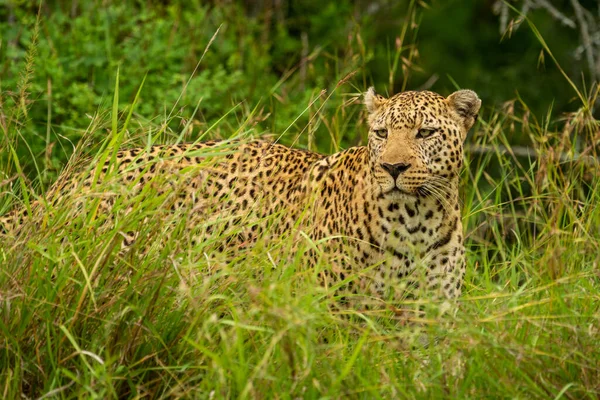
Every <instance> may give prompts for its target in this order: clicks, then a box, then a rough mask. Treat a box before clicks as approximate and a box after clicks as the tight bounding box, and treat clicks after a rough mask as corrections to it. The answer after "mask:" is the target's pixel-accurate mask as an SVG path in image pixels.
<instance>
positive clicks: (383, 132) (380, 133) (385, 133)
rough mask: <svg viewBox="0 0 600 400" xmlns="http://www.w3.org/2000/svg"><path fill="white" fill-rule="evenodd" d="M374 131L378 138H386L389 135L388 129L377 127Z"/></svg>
mask: <svg viewBox="0 0 600 400" xmlns="http://www.w3.org/2000/svg"><path fill="white" fill-rule="evenodd" d="M373 132H375V134H376V135H377V137H378V138H381V139H385V138H387V136H388V130H387V129H375V130H374V131H373Z"/></svg>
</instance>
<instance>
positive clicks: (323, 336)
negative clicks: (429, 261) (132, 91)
mask: <svg viewBox="0 0 600 400" xmlns="http://www.w3.org/2000/svg"><path fill="white" fill-rule="evenodd" d="M398 49H402V46H401V47H400V48H397V50H398ZM398 51H403V50H398ZM407 51H413V50H412V48H410V47H407ZM391 59H393V60H395V61H394V62H393V64H392V65H393V68H396V61H397V60H398V59H401V57H398V56H394V57H392V58H391ZM117 82H118V79H117ZM345 85H348V84H347V83H346V84H345ZM116 88H117V89H116V90H115V102H114V105H115V107H114V108H113V111H112V113H108V112H104V111H102V112H99V113H97V114H96V115H95V116H94V117H93V119H92V122H91V124H90V125H89V128H88V131H87V134H86V135H85V136H84V137H85V138H87V139H88V140H87V141H86V139H84V140H83V141H82V142H81V143H80V144H79V146H78V149H77V151H76V152H75V156H74V159H73V160H72V163H71V164H70V167H69V168H76V167H77V166H81V164H82V162H83V161H82V160H85V159H86V158H85V157H87V156H91V157H92V158H94V159H107V160H112V162H113V163H114V158H113V157H112V151H114V148H116V145H118V144H121V143H122V142H123V143H124V145H125V146H132V145H138V146H148V145H149V144H151V143H154V142H155V141H156V140H160V141H166V142H169V141H170V142H176V141H178V140H181V138H182V135H183V134H182V133H180V132H177V131H173V130H171V128H169V123H168V121H164V123H156V124H155V123H153V122H149V121H147V120H144V119H142V118H138V117H137V116H136V115H135V114H127V115H126V116H123V115H121V116H119V115H118V114H117V110H118V109H117V107H116V105H117V104H118V100H117V99H118V86H117V87H116ZM589 92H590V93H592V95H590V98H587V99H586V101H585V102H584V101H582V102H581V108H580V109H579V110H577V111H575V112H574V113H572V114H571V115H566V116H562V115H560V116H553V115H552V114H551V112H549V113H548V115H545V116H534V115H532V114H531V112H530V111H529V110H528V108H527V106H526V104H524V103H523V102H520V101H516V102H513V103H509V104H508V105H507V107H506V108H504V109H501V110H491V109H487V110H485V112H484V113H483V114H482V116H481V118H480V122H479V123H478V124H477V126H476V127H475V128H474V129H473V131H472V132H471V134H470V138H469V139H468V142H469V143H468V145H467V155H466V162H467V165H466V168H465V171H464V174H463V180H462V183H463V184H462V194H461V195H462V198H463V199H464V203H463V217H464V218H463V219H464V225H465V230H466V233H467V238H468V240H467V245H468V249H469V251H468V253H467V260H468V275H467V278H466V283H465V288H464V292H463V295H462V297H461V298H460V299H459V300H458V303H459V310H458V312H456V313H455V314H446V315H443V316H436V317H435V318H433V317H432V318H426V319H421V320H419V321H418V323H417V324H413V325H411V326H409V327H407V326H406V325H405V321H403V320H402V319H400V318H398V317H396V316H394V314H393V313H391V312H388V311H370V312H367V311H362V310H356V311H354V312H353V313H354V314H355V316H356V318H346V317H345V316H343V315H341V313H338V312H335V311H332V307H330V305H331V302H333V301H335V299H334V298H333V296H334V291H333V290H331V289H324V288H322V287H320V285H319V284H318V282H317V273H318V271H320V270H322V269H327V268H331V266H330V265H327V264H326V263H321V264H319V265H316V266H310V267H309V266H306V265H304V264H303V263H302V261H301V258H300V257H299V256H298V254H299V253H301V252H302V251H303V250H305V249H306V248H310V247H311V246H313V244H312V243H311V242H310V241H309V240H306V242H305V243H303V246H301V248H300V249H299V250H297V252H294V251H292V250H291V249H292V247H293V246H292V245H291V241H290V239H289V238H282V239H281V241H276V242H273V241H271V242H259V243H258V244H257V245H256V246H254V247H252V248H249V249H244V250H243V252H239V253H235V252H233V253H226V254H224V255H220V253H219V252H217V251H216V249H218V247H219V245H220V244H221V243H222V242H223V241H224V240H226V237H224V235H223V233H221V231H220V230H219V229H213V230H212V232H213V233H212V234H211V235H210V236H209V237H208V238H207V239H206V240H205V241H203V242H202V243H191V241H190V239H189V232H186V230H185V228H184V226H185V225H184V222H185V215H183V214H181V213H176V214H174V215H173V214H170V213H166V212H165V208H166V207H165V206H166V202H167V201H168V199H165V198H160V197H157V196H154V195H153V193H145V194H142V195H140V196H135V197H127V196H123V199H122V202H121V203H118V204H116V206H115V207H116V211H115V214H117V215H118V216H119V217H118V218H117V219H116V222H114V223H113V224H109V225H107V224H105V223H103V219H102V218H103V217H102V216H100V215H96V214H95V212H94V210H95V207H96V203H95V202H94V199H93V198H90V201H87V202H86V203H84V204H85V205H84V209H83V210H82V211H81V212H78V213H75V214H74V213H73V212H72V209H73V204H72V199H69V198H66V199H58V200H57V203H53V202H50V201H48V202H44V201H42V205H43V207H41V210H42V213H41V215H42V218H41V220H42V224H41V225H36V226H34V225H27V224H26V225H25V229H24V231H23V232H22V233H21V234H20V235H18V236H17V237H16V238H15V239H6V240H4V241H3V242H2V243H1V245H0V263H1V267H0V268H1V269H0V272H1V273H0V331H1V332H2V335H1V336H0V395H2V397H3V398H19V397H21V396H26V397H28V398H38V397H43V398H79V397H84V398H115V397H135V398H147V397H148V398H162V397H186V398H188V397H189V398H237V397H239V398H347V397H350V398H481V397H507V398H556V399H558V398H570V399H581V398H590V399H591V398H598V396H599V395H600V351H599V348H600V336H599V335H600V332H599V330H600V296H599V293H600V282H599V279H600V276H599V275H598V271H599V263H600V248H599V247H600V210H599V209H598V207H596V206H597V204H598V203H599V201H600V180H599V178H598V173H597V171H598V161H597V160H598V159H597V150H598V149H597V143H598V139H599V137H598V121H596V120H595V119H594V118H593V117H592V116H591V113H590V111H589V107H588V105H589V104H594V103H595V101H596V95H597V91H594V90H590V91H589ZM142 93H143V88H142ZM341 95H342V94H341V93H340V94H337V93H334V94H333V95H332V96H341ZM355 103H356V102H355V101H352V99H351V100H350V101H346V102H339V103H338V104H339V105H338V106H337V107H336V108H335V110H328V109H327V108H325V107H322V104H320V103H318V102H314V103H310V104H311V106H310V107H308V109H307V112H310V113H312V116H311V122H312V123H317V122H319V123H323V124H324V125H325V126H326V127H327V129H328V132H329V134H330V137H331V139H332V148H338V147H341V146H342V144H341V142H342V138H347V139H348V138H349V141H354V142H360V141H361V139H360V137H361V135H362V134H364V132H362V133H361V132H354V131H353V130H354V129H355V128H354V127H353V126H351V125H349V124H347V123H345V122H344V121H345V119H344V118H346V117H347V116H348V115H354V114H356V113H360V111H359V110H360V109H359V107H360V106H359V105H357V104H355ZM21 105H22V104H21V103H20V104H19V105H18V107H20V106H21ZM134 105H135V104H133V105H132V108H133V106H134ZM234 112H238V111H237V110H236V111H234ZM169 117H170V118H175V117H174V116H169ZM241 117H242V119H241V121H240V128H239V129H238V130H237V131H235V132H231V135H232V136H238V137H249V136H253V135H258V134H260V132H254V131H253V130H252V129H251V128H250V126H252V120H253V119H254V118H255V117H256V114H255V113H254V112H253V111H252V110H250V111H245V114H242V115H241ZM126 125H127V126H126ZM127 127H129V129H127ZM363 127H364V124H363ZM9 128H10V129H11V135H12V136H10V135H9V137H15V135H18V133H19V131H18V129H19V128H18V124H13V125H11V126H10V127H9ZM186 128H187V127H186ZM99 131H100V132H108V136H107V137H106V138H105V142H104V143H106V144H107V145H106V146H94V145H92V142H93V140H92V139H93V138H94V137H95V135H97V132H99ZM515 132H522V133H524V134H525V135H527V137H528V138H529V140H530V142H531V146H530V148H529V149H530V150H528V151H526V152H524V151H523V148H520V147H514V146H511V142H512V137H513V135H514V134H515ZM184 133H185V132H184ZM304 134H307V133H306V132H305V133H304ZM8 143H12V142H11V141H9V142H8ZM11 162H12V163H13V164H11V169H9V170H10V171H15V170H16V171H18V170H19V169H18V165H19V164H18V160H17V159H16V158H12V159H11ZM13 167H14V169H13ZM84 167H85V165H84ZM115 169H116V168H115ZM16 179H17V181H18V182H20V186H21V187H23V188H24V190H22V191H21V192H20V193H21V194H22V196H23V197H24V196H25V195H26V193H28V191H29V187H30V183H29V181H27V180H26V179H25V177H24V176H23V175H22V174H18V176H17V178H16ZM103 185H105V186H103ZM110 185H111V182H110V180H109V181H107V182H104V183H102V184H100V186H99V187H98V192H101V191H103V190H108V189H110V188H112V187H111V186H110ZM15 191H16V192H19V191H18V190H15ZM33 192H35V191H33ZM15 196H17V195H15ZM15 196H10V197H11V198H13V197H15ZM130 207H131V208H132V211H131V212H122V213H119V210H128V209H129V208H130ZM206 228H207V226H199V227H197V229H200V230H206ZM130 230H137V231H139V232H140V236H139V239H138V240H137V241H136V244H135V246H134V248H133V250H132V251H130V252H128V253H122V252H120V251H119V245H120V240H121V233H122V232H127V231H130ZM351 278H352V277H349V279H351ZM394 306H402V305H398V304H394ZM415 333H416V335H415ZM415 338H417V340H415Z"/></svg>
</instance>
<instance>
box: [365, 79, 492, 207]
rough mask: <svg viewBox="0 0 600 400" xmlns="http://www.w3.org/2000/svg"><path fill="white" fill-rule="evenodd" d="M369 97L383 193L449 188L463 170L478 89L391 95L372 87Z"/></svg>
mask: <svg viewBox="0 0 600 400" xmlns="http://www.w3.org/2000/svg"><path fill="white" fill-rule="evenodd" d="M364 100H365V105H366V107H367V111H368V113H369V117H368V120H369V144H368V148H369V165H370V167H371V173H372V176H373V178H374V181H375V182H376V183H377V184H378V185H379V187H380V189H381V193H383V194H384V195H386V194H390V193H396V194H398V193H403V194H405V195H413V196H423V195H428V194H431V193H435V192H438V193H443V192H446V191H447V188H448V185H450V184H453V182H455V181H456V179H454V178H456V177H457V176H458V174H459V173H460V168H461V167H462V163H463V142H464V140H465V138H466V136H467V132H468V131H469V129H471V127H472V126H473V124H474V123H475V121H476V120H477V115H478V112H479V108H480V107H481V100H480V99H479V97H477V94H475V92H473V91H472V90H459V91H457V92H454V93H453V94H451V95H450V96H448V97H446V98H444V97H443V96H441V95H439V94H437V93H433V92H429V91H422V92H413V91H410V92H403V93H399V94H397V95H395V96H393V97H391V98H389V99H387V98H385V97H383V96H381V95H378V94H377V93H375V90H374V89H373V88H370V89H369V90H368V91H367V92H366V94H365V98H364Z"/></svg>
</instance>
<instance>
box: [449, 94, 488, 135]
mask: <svg viewBox="0 0 600 400" xmlns="http://www.w3.org/2000/svg"><path fill="white" fill-rule="evenodd" d="M446 101H447V102H448V105H449V106H450V109H451V110H452V111H454V112H455V113H456V114H457V115H458V117H459V118H460V119H461V120H462V123H463V125H464V127H465V129H466V130H467V131H468V130H469V129H471V127H472V126H473V124H474V123H475V121H476V120H477V115H478V113H479V109H480V108H481V100H480V99H479V97H478V96H477V93H475V92H474V91H472V90H468V89H463V90H459V91H457V92H454V93H452V94H451V95H450V96H448V98H447V99H446Z"/></svg>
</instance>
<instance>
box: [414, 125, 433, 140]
mask: <svg viewBox="0 0 600 400" xmlns="http://www.w3.org/2000/svg"><path fill="white" fill-rule="evenodd" d="M436 132H437V129H435V128H421V129H419V131H418V132H417V139H427V138H428V137H430V136H432V135H433V134H434V133H436Z"/></svg>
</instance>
